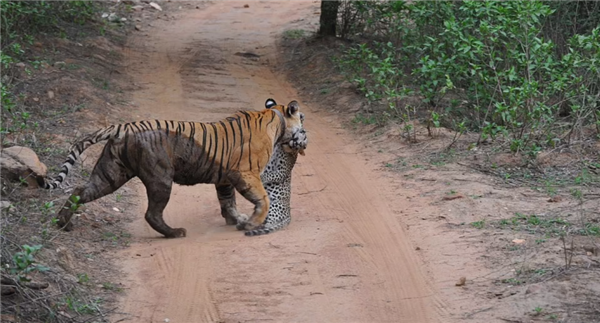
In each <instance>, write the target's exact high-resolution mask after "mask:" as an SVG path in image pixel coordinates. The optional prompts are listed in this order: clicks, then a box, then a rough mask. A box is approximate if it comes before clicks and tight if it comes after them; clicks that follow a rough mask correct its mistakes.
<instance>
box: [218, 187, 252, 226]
mask: <svg viewBox="0 0 600 323" xmlns="http://www.w3.org/2000/svg"><path fill="white" fill-rule="evenodd" d="M215 188H216V189H217V197H218V198H219V204H220V205H221V216H223V218H225V223H226V224H227V225H236V224H238V222H239V221H238V219H240V220H241V222H244V221H246V220H247V219H248V216H247V215H245V214H241V213H239V212H238V210H237V205H236V203H235V187H234V186H233V185H232V184H215Z"/></svg>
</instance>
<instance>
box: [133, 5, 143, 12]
mask: <svg viewBox="0 0 600 323" xmlns="http://www.w3.org/2000/svg"><path fill="white" fill-rule="evenodd" d="M131 9H133V10H135V11H142V10H144V6H133V7H131Z"/></svg>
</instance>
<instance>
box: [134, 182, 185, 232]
mask: <svg viewBox="0 0 600 323" xmlns="http://www.w3.org/2000/svg"><path fill="white" fill-rule="evenodd" d="M142 182H143V183H144V185H145V186H146V192H147V195H148V210H146V222H148V224H150V226H151V227H152V229H154V230H156V231H158V232H159V233H160V234H162V235H164V236H165V238H180V237H185V236H186V233H187V232H186V230H185V229H184V228H175V229H173V228H171V227H170V226H168V225H167V224H166V223H165V220H164V219H163V211H164V210H165V207H166V206H167V203H169V199H170V198H171V187H172V186H173V182H172V180H167V179H163V180H160V179H152V180H151V181H144V180H142Z"/></svg>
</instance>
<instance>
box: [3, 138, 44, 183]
mask: <svg viewBox="0 0 600 323" xmlns="http://www.w3.org/2000/svg"><path fill="white" fill-rule="evenodd" d="M0 165H1V167H2V171H3V173H4V174H6V175H8V179H11V180H14V181H20V179H21V178H23V179H25V180H26V181H27V184H28V185H29V187H31V188H37V186H38V185H37V182H36V180H35V175H41V176H46V171H47V167H46V165H44V164H43V163H41V162H40V159H39V158H38V156H37V155H36V153H35V152H34V151H33V150H31V149H29V148H27V147H20V146H13V147H9V148H5V149H3V150H2V153H1V155H0Z"/></svg>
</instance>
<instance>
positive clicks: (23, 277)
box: [10, 245, 50, 282]
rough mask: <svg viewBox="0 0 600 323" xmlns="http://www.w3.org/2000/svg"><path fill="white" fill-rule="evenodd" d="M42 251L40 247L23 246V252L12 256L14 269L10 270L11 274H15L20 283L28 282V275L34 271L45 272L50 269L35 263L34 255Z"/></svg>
mask: <svg viewBox="0 0 600 323" xmlns="http://www.w3.org/2000/svg"><path fill="white" fill-rule="evenodd" d="M40 249H42V245H35V246H30V245H23V251H20V252H17V253H15V254H14V256H13V261H14V263H15V267H13V268H11V269H10V271H11V273H12V274H16V275H17V276H18V277H19V280H20V281H25V282H28V281H30V279H29V277H28V274H29V273H31V272H34V271H46V270H48V269H50V268H48V267H46V266H42V265H39V264H37V263H36V260H35V257H34V255H35V254H36V253H37V252H38V251H39V250H40Z"/></svg>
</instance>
